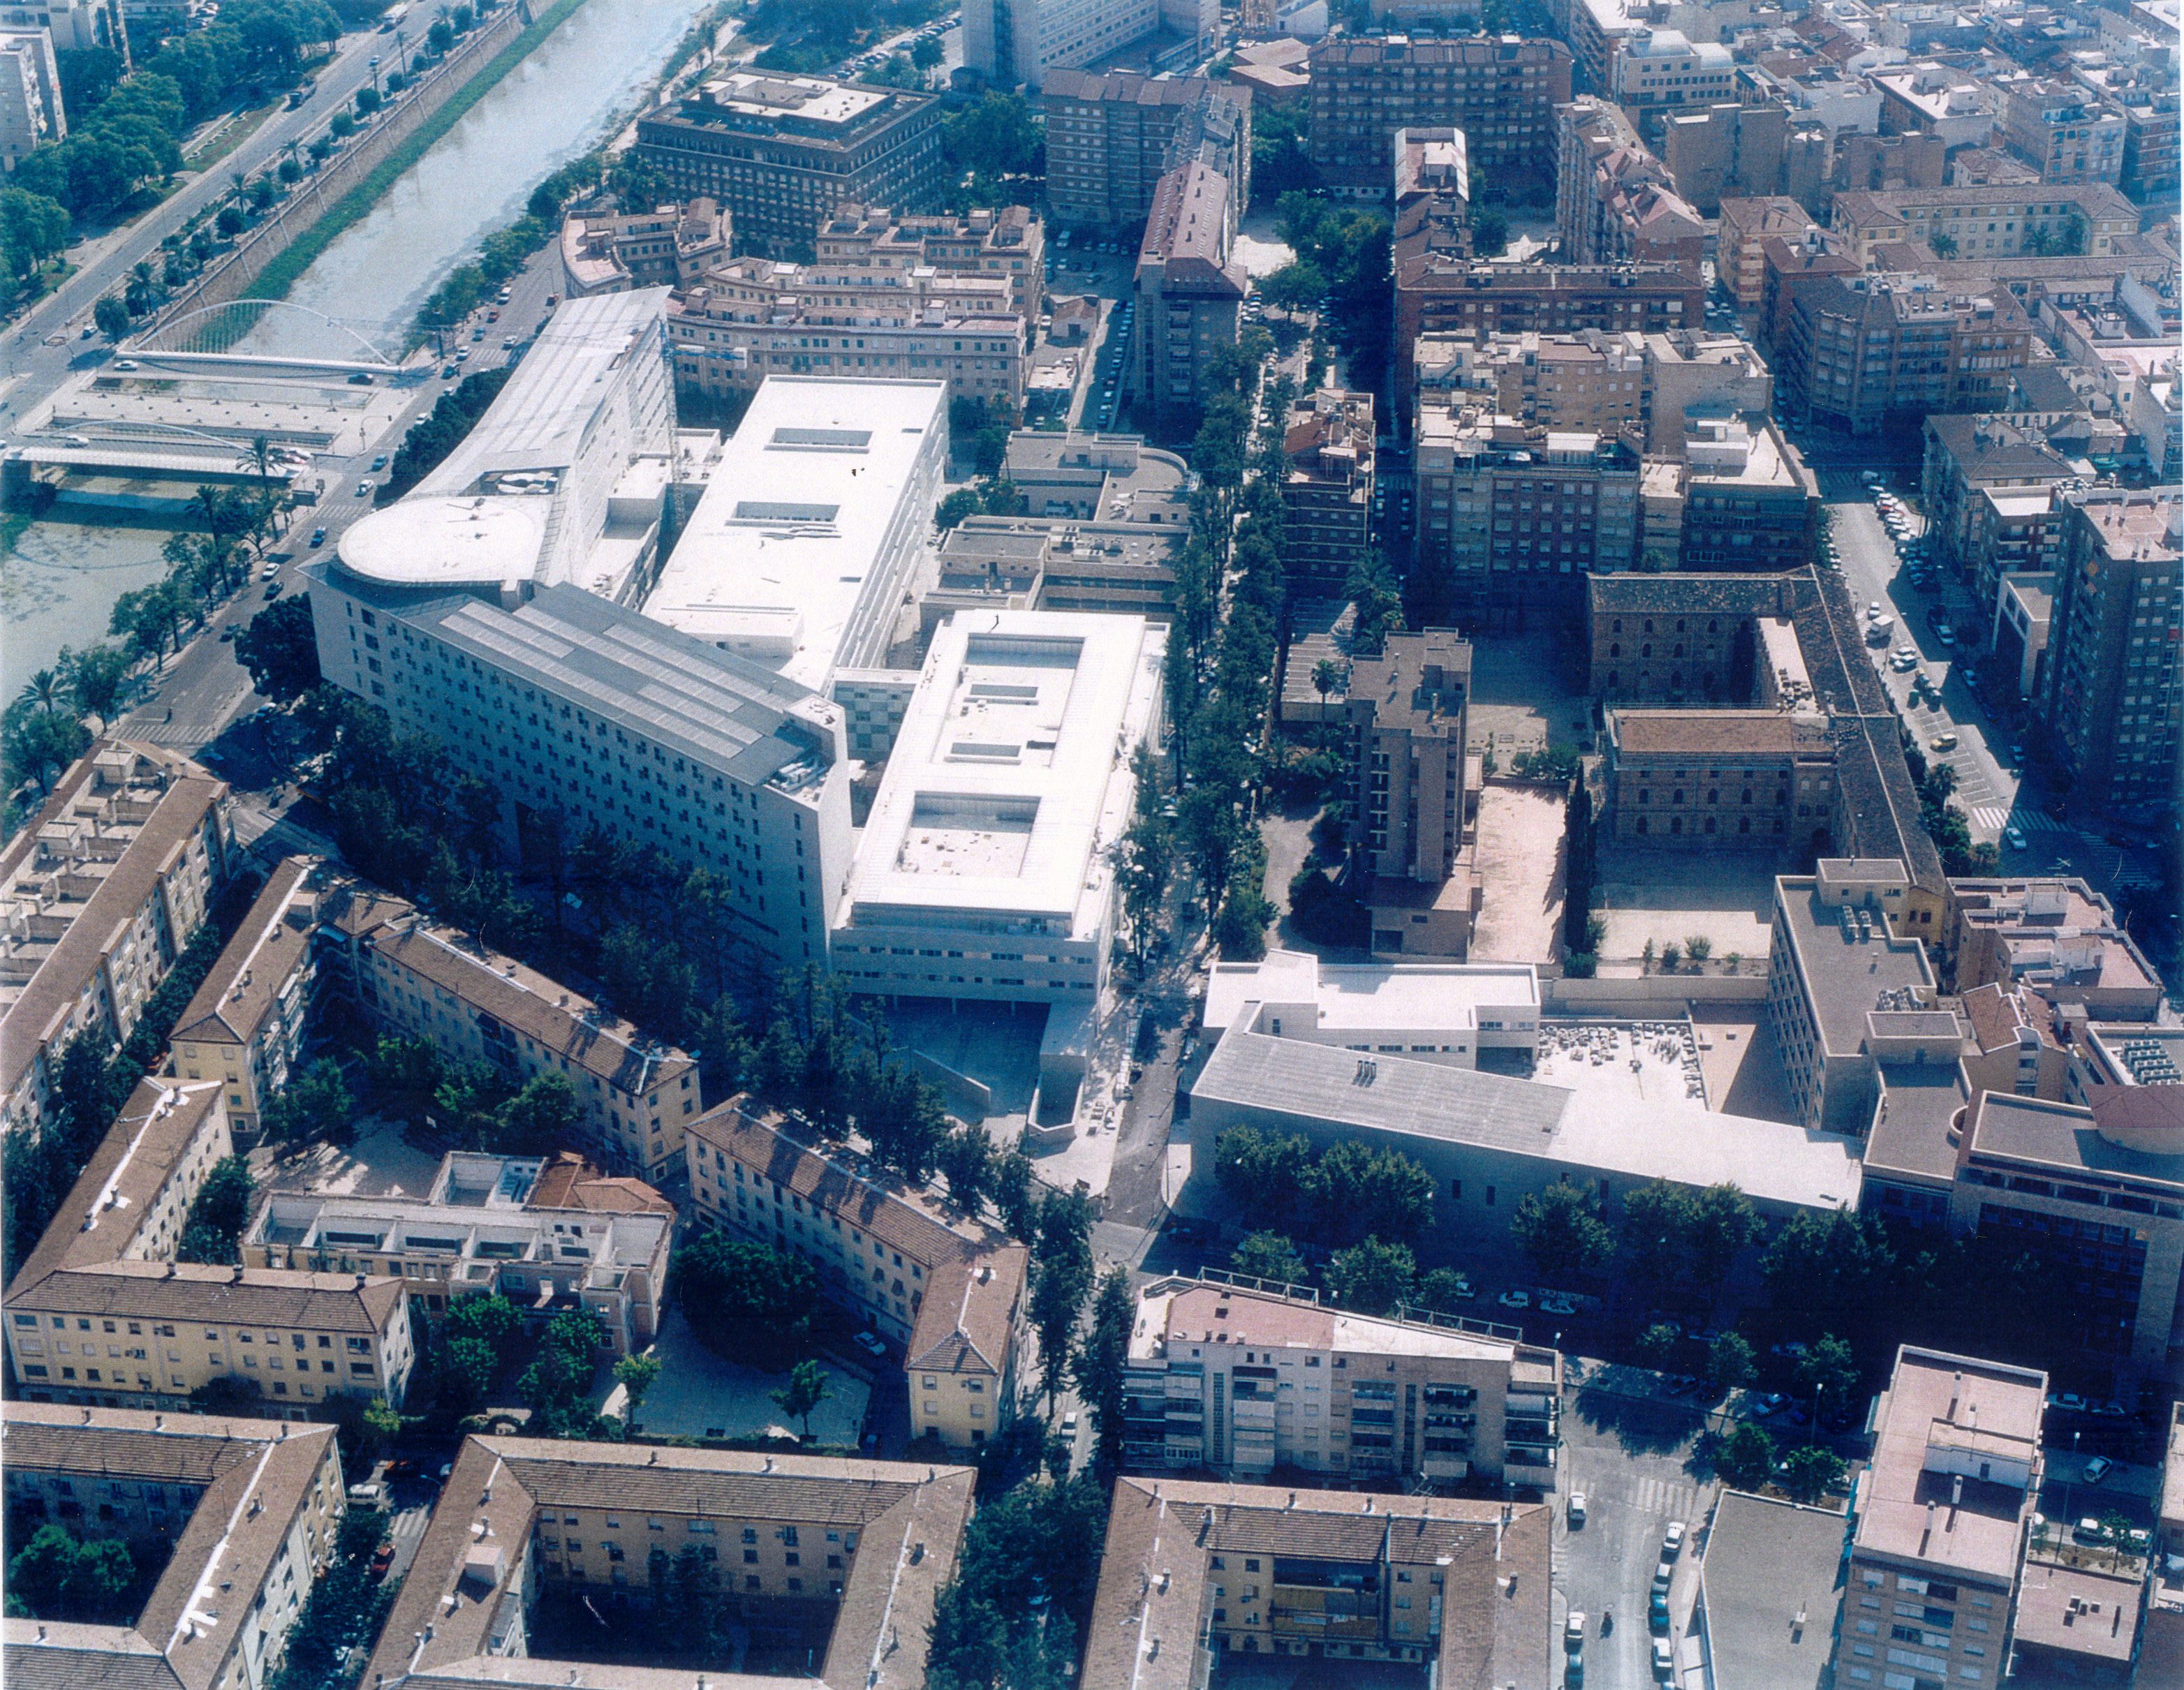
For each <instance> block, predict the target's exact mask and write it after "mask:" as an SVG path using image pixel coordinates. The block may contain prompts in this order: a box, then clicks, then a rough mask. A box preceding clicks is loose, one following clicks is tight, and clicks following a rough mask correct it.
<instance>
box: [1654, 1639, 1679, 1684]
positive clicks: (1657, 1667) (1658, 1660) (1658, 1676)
mask: <svg viewBox="0 0 2184 1690" xmlns="http://www.w3.org/2000/svg"><path fill="white" fill-rule="evenodd" d="M1675 1675H1676V1652H1675V1650H1674V1648H1671V1647H1670V1646H1669V1640H1668V1639H1667V1638H1666V1637H1656V1638H1654V1639H1653V1677H1654V1681H1655V1682H1657V1683H1661V1684H1666V1683H1667V1682H1669V1680H1670V1679H1672V1678H1674V1676H1675Z"/></svg>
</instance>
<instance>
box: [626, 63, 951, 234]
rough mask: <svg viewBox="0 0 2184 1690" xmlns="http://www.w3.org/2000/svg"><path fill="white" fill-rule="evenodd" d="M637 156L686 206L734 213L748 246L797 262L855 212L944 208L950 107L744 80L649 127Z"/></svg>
mask: <svg viewBox="0 0 2184 1690" xmlns="http://www.w3.org/2000/svg"><path fill="white" fill-rule="evenodd" d="M637 152H638V157H639V158H643V159H644V160H645V162H646V163H648V164H650V165H651V166H652V167H653V168H654V169H655V170H657V171H658V172H659V173H660V177H661V179H662V180H663V181H665V182H666V184H667V186H668V188H669V190H670V191H671V192H673V193H674V194H675V195H676V196H677V197H678V198H682V199H693V198H696V197H699V195H703V196H704V197H706V198H708V199H711V200H714V201H716V202H717V203H719V204H720V205H721V206H723V207H725V208H727V213H728V215H729V216H730V217H732V218H733V219H734V220H735V230H736V239H737V242H738V244H745V245H748V247H749V249H751V250H754V251H756V252H760V253H766V254H767V255H769V256H771V257H774V258H796V257H799V256H802V255H806V254H808V253H809V252H810V250H811V243H812V237H813V236H814V234H815V233H816V231H817V230H818V228H819V225H821V224H822V222H824V221H825V220H827V218H828V217H830V216H832V215H833V211H834V208H835V207H837V206H838V205H839V204H841V203H842V202H843V201H844V200H855V201H858V202H860V203H865V204H870V205H890V206H898V207H902V208H911V209H914V208H917V207H919V206H921V205H922V204H923V203H925V202H926V201H927V199H928V198H929V197H931V196H932V194H933V192H935V191H936V190H937V189H938V188H939V186H940V179H941V172H942V170H943V168H944V167H943V164H942V160H941V156H940V103H939V100H937V99H935V98H933V97H932V96H930V95H928V94H916V93H910V92H905V91H904V90H901V89H899V88H876V87H871V86H866V84H864V83H861V82H838V81H833V80H831V79H829V78H827V77H822V76H784V75H778V74H774V73H769V72H766V71H758V70H734V71H731V72H729V73H728V74H727V75H722V76H716V77H710V78H708V79H707V80H706V81H703V82H701V83H699V85H698V86H697V87H696V88H695V89H694V90H693V91H692V92H689V93H688V94H685V95H682V96H680V97H676V98H672V99H669V100H667V101H666V102H664V103H661V104H660V105H658V106H656V107H655V108H653V109H652V110H650V111H649V112H646V113H644V114H643V115H641V116H640V117H639V118H638V121H637Z"/></svg>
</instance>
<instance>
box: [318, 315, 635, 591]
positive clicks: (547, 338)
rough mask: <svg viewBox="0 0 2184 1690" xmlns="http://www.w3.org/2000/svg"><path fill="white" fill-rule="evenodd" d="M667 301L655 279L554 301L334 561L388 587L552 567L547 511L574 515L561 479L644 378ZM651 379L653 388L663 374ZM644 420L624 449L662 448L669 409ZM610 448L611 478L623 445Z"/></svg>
mask: <svg viewBox="0 0 2184 1690" xmlns="http://www.w3.org/2000/svg"><path fill="white" fill-rule="evenodd" d="M667 297H668V290H667V289H666V288H664V287H644V288H638V289H636V290H635V291H633V292H628V293H602V294H599V295H596V296H594V297H590V298H586V299H571V300H570V301H569V302H568V303H566V304H565V305H562V306H560V308H559V309H556V310H555V311H554V315H553V317H552V319H551V320H549V322H548V323H547V325H546V327H545V328H544V329H543V331H541V332H540V334H539V336H538V339H537V340H535V341H533V342H532V344H531V348H530V350H529V351H527V352H526V353H524V355H523V359H522V362H521V363H520V364H517V365H516V366H515V371H514V373H513V374H511V375H510V376H509V378H508V382H507V385H506V386H504V387H502V389H501V390H500V392H499V395H498V396H497V397H495V398H494V400H493V403H492V404H491V405H490V406H489V407H487V410H486V413H485V414H484V415H483V416H482V417H480V418H479V419H478V420H477V424H476V426H475V427H473V428H472V429H471V431H470V432H469V433H468V434H467V435H465V436H464V437H463V439H462V441H461V442H460V443H459V444H458V445H457V446H456V448H455V449H454V451H452V452H450V453H448V455H447V457H446V458H444V459H442V460H441V462H440V464H438V465H437V467H436V468H435V469H434V470H432V473H431V474H430V475H426V477H425V478H424V480H422V481H420V482H418V483H417V486H416V487H415V489H414V490H413V491H412V492H410V493H409V495H408V496H407V497H405V498H401V499H399V500H398V501H396V502H395V503H393V504H391V505H388V506H387V507H386V508H385V509H381V510H375V511H372V512H370V513H369V514H366V515H365V516H363V517H362V518H360V519H359V520H357V521H356V522H355V523H354V524H352V525H350V526H349V528H348V531H346V532H344V533H343V535H342V536H341V538H340V539H339V540H338V541H337V542H335V554H336V555H337V557H338V558H340V559H341V563H342V567H343V569H346V570H350V571H351V572H353V573H354V574H356V575H362V576H364V577H365V579H367V580H370V581H382V582H384V583H386V584H387V585H388V586H476V585H478V584H480V583H486V582H491V583H499V582H502V581H531V580H532V579H534V578H535V577H537V576H538V575H540V573H541V571H542V570H546V571H547V572H548V573H549V574H550V573H554V572H555V571H554V569H552V568H551V567H549V564H550V560H549V558H548V556H547V554H546V542H547V537H548V532H549V528H552V527H554V524H553V523H552V521H551V520H550V519H551V518H552V517H553V516H554V514H555V513H556V512H557V511H558V512H559V513H560V517H561V521H562V522H563V523H567V522H570V521H571V520H582V519H581V518H580V517H579V516H578V515H577V510H576V509H575V508H574V507H576V506H577V504H578V503H579V502H578V501H577V500H575V499H572V498H571V492H572V489H571V487H570V486H569V483H570V481H571V478H572V477H573V476H574V475H577V473H578V467H579V464H580V463H581V461H582V459H584V457H585V456H586V452H585V448H586V447H587V446H588V444H590V443H591V442H592V440H593V433H594V431H595V430H596V429H597V428H598V427H599V424H600V422H601V420H602V416H603V414H604V413H606V412H608V411H609V410H610V409H611V407H612V405H613V404H614V403H616V402H618V401H619V400H620V398H621V396H622V392H623V388H622V386H621V384H622V383H623V382H625V381H627V380H629V379H631V378H632V377H636V378H638V379H640V380H641V379H643V377H644V376H645V375H647V373H648V372H646V371H643V370H632V368H631V363H630V361H631V360H632V359H657V358H658V357H659V354H660V336H661V334H662V332H663V330H662V325H664V324H665V322H666V314H667ZM653 385H654V386H662V387H663V389H664V378H660V377H657V376H655V378H654V381H653ZM632 420H634V421H638V422H640V423H641V422H643V420H644V419H643V418H642V417H633V418H632ZM655 420H656V421H657V422H659V423H660V424H661V426H660V427H659V428H658V431H657V436H656V437H655V438H653V439H649V440H647V439H641V438H636V437H632V438H631V439H630V440H628V441H627V442H624V444H625V445H626V447H627V449H628V450H634V451H639V452H647V451H649V452H656V453H666V451H668V450H669V448H670V447H671V443H672V442H671V432H670V431H671V428H672V426H673V421H674V416H673V412H672V409H671V408H667V407H665V406H663V407H662V408H661V409H660V414H659V416H658V418H657V419H655ZM616 459H618V460H619V461H617V462H616V463H615V464H614V465H613V466H612V467H613V469H614V470H615V472H616V474H619V473H620V472H621V470H622V468H623V467H624V464H625V463H626V461H627V450H626V451H622V452H618V453H616ZM582 561H583V560H582V559H578V560H577V562H578V564H582ZM541 584H542V585H544V584H546V583H544V582H542V583H541ZM577 584H578V585H582V584H584V583H577Z"/></svg>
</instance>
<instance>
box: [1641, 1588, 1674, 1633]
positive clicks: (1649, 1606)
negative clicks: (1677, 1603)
mask: <svg viewBox="0 0 2184 1690" xmlns="http://www.w3.org/2000/svg"><path fill="white" fill-rule="evenodd" d="M1646 1624H1647V1625H1648V1626H1652V1628H1653V1630H1655V1631H1657V1632H1665V1631H1667V1630H1668V1629H1669V1598H1667V1597H1666V1596H1664V1595H1663V1594H1662V1593H1660V1592H1659V1591H1658V1590H1657V1591H1655V1592H1654V1593H1652V1595H1651V1596H1649V1597H1647V1598H1646Z"/></svg>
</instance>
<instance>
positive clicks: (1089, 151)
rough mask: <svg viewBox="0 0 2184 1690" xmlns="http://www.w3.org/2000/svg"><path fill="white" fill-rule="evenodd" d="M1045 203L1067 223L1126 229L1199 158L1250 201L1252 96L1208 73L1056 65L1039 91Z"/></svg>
mask: <svg viewBox="0 0 2184 1690" xmlns="http://www.w3.org/2000/svg"><path fill="white" fill-rule="evenodd" d="M1039 110H1040V111H1041V113H1042V114H1044V115H1045V119H1046V192H1047V204H1048V206H1049V208H1050V213H1051V214H1052V216H1053V218H1054V220H1055V221H1056V222H1057V223H1060V224H1062V225H1090V226H1091V227H1094V228H1097V229H1122V228H1128V227H1129V226H1130V225H1134V224H1135V223H1137V222H1139V220H1142V219H1144V218H1146V217H1148V216H1150V215H1151V212H1152V208H1153V197H1154V194H1155V192H1156V190H1157V189H1158V188H1159V186H1160V181H1161V178H1162V176H1165V175H1167V173H1168V172H1169V171H1171V170H1176V169H1178V168H1179V167H1180V166H1181V165H1182V164H1185V163H1187V162H1189V161H1190V160H1193V159H1195V160H1198V161H1199V162H1201V163H1203V164H1206V165H1207V166H1208V167H1209V168H1210V169H1212V170H1217V171H1218V172H1219V173H1220V174H1222V175H1224V176H1226V177H1227V178H1228V179H1229V184H1230V186H1231V189H1232V191H1233V192H1234V199H1235V204H1236V208H1237V209H1238V210H1239V211H1240V210H1241V208H1242V207H1243V204H1244V203H1245V200H1246V199H1247V198H1248V197H1250V181H1251V91H1250V90H1249V89H1247V88H1239V87H1237V86H1234V85H1233V84H1229V83H1219V82H1215V81H1212V80H1211V79H1209V78H1207V77H1204V76H1162V77H1148V76H1140V75H1135V74H1134V73H1132V72H1128V71H1121V70H1117V71H1108V72H1104V73H1101V74H1099V75H1094V74H1092V73H1090V72H1088V71H1082V70H1061V71H1056V72H1053V73H1051V74H1050V75H1048V77H1047V78H1046V81H1045V85H1044V86H1042V87H1041V88H1040V90H1039Z"/></svg>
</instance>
